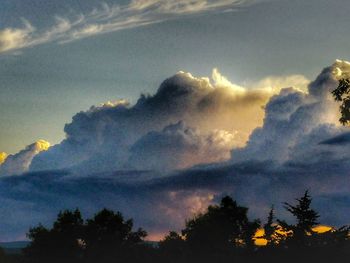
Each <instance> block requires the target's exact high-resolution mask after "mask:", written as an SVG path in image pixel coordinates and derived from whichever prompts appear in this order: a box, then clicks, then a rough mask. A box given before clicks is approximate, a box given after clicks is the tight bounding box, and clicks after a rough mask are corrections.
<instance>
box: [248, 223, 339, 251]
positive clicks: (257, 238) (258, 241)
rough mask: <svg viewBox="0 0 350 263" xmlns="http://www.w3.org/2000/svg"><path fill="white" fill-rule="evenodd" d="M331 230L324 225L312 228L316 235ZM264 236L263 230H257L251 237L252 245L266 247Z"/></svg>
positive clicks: (282, 232)
mask: <svg viewBox="0 0 350 263" xmlns="http://www.w3.org/2000/svg"><path fill="white" fill-rule="evenodd" d="M332 229H333V227H330V226H326V225H318V226H315V227H313V228H312V230H313V231H314V232H316V233H317V234H322V233H326V232H328V231H331V230H332ZM276 232H278V233H279V234H282V235H286V234H287V233H286V232H284V231H282V230H280V229H277V230H276ZM264 235H265V230H264V229H263V228H259V229H258V230H257V231H256V232H255V235H254V237H253V239H254V244H255V245H257V246H266V245H267V240H266V239H265V238H263V236H264Z"/></svg>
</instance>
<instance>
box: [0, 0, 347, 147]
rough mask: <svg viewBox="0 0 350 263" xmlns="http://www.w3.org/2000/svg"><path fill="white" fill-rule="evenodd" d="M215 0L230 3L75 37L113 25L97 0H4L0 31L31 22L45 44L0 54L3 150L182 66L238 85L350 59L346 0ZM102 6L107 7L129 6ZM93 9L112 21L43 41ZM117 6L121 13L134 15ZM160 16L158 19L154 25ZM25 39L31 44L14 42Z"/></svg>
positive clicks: (54, 134)
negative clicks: (216, 71)
mask: <svg viewBox="0 0 350 263" xmlns="http://www.w3.org/2000/svg"><path fill="white" fill-rule="evenodd" d="M139 2H141V3H142V2H152V1H139ZM160 2H162V1H160ZM165 2H166V1H165ZM175 2H177V1H175ZM185 2H186V1H185ZM194 2H204V1H199V0H198V1H194ZM210 2H211V1H210ZM212 2H216V1H212ZM219 2H220V3H222V4H226V6H225V5H224V7H223V8H212V10H210V11H203V10H201V9H200V8H198V9H199V11H193V13H192V14H186V15H182V14H175V15H171V16H167V15H161V16H159V18H158V17H157V15H152V12H153V13H156V12H157V11H154V9H151V12H149V11H148V13H151V15H147V14H146V15H145V16H146V18H147V19H149V20H150V21H149V23H151V22H154V24H150V25H146V26H139V24H138V23H135V25H134V26H132V28H130V29H125V30H120V31H115V32H109V31H113V30H107V29H103V30H102V29H101V30H102V31H106V32H105V33H103V34H101V33H99V34H97V33H96V34H94V33H91V36H89V37H84V38H80V39H79V38H78V37H76V38H77V39H76V40H75V41H69V37H70V38H73V37H72V36H69V35H70V34H72V32H70V31H74V30H79V29H80V30H82V29H83V28H84V26H85V27H86V26H87V25H92V24H98V23H100V24H106V23H108V22H109V21H108V15H106V14H104V13H106V12H107V11H104V8H106V7H104V5H103V4H102V3H101V2H100V1H93V0H91V1H77V0H75V1H59V3H58V2H57V1H40V0H34V1H30V3H29V2H28V1H23V0H11V1H9V0H2V1H1V10H0V25H1V28H0V29H2V31H3V32H4V31H5V30H6V29H9V30H16V29H17V30H18V29H22V31H23V30H24V31H26V26H28V24H30V25H31V27H35V29H36V31H35V32H34V33H32V34H33V37H34V38H35V39H36V40H37V42H39V43H37V44H35V43H34V44H32V46H31V45H29V44H28V45H29V47H28V48H19V49H15V50H12V51H11V49H10V50H8V51H7V52H4V51H3V52H2V53H1V56H0V60H1V63H0V65H1V66H0V76H1V80H2V81H1V83H0V91H1V97H0V100H1V105H2V106H3V107H2V110H1V114H0V116H1V117H0V118H1V120H0V121H1V130H0V135H1V141H0V150H1V151H4V152H7V153H15V152H17V151H18V150H20V149H22V148H23V147H24V146H25V145H28V144H30V143H32V142H33V141H36V140H38V139H45V140H48V141H50V142H51V143H52V144H56V143H58V142H60V141H61V140H62V139H63V138H64V132H63V128H62V127H63V126H64V124H65V123H68V122H70V120H71V117H72V116H73V115H74V114H75V113H76V112H78V111H81V110H86V109H88V108H89V107H90V106H91V105H96V104H99V103H103V102H105V101H108V100H116V99H120V98H125V99H128V100H130V101H132V102H135V101H136V100H137V98H138V96H139V94H140V93H153V92H155V90H156V89H157V87H158V86H159V85H160V83H161V81H162V80H164V79H165V78H167V77H169V76H172V75H173V74H175V73H176V72H178V71H179V70H184V71H187V72H191V73H192V74H194V75H197V76H208V75H210V74H211V70H212V69H213V68H215V67H217V68H219V70H220V71H221V72H223V73H224V75H225V76H227V77H228V78H229V79H230V80H232V81H234V82H236V83H245V82H251V81H257V80H260V79H262V78H264V77H266V76H270V75H278V76H281V75H282V76H283V75H290V74H303V75H305V76H306V77H307V78H309V79H311V78H314V77H315V76H316V74H317V73H318V70H319V68H320V67H322V66H324V65H329V64H330V63H332V62H333V61H334V60H335V59H336V58H341V59H347V58H349V55H348V53H347V48H348V43H349V38H350V37H349V34H348V30H347V25H348V24H349V17H348V13H349V11H350V10H349V9H350V5H349V3H348V2H347V1H346V0H336V1H332V2H330V1H324V0H309V1H307V2H306V1H299V0H296V1H284V0H276V1H273V0H270V1H243V2H245V3H241V4H238V3H235V2H238V1H228V0H227V1H226V0H221V1H219ZM230 2H233V4H230ZM105 3H106V4H108V6H109V9H112V8H113V7H115V6H119V5H127V2H125V1H124V2H116V1H109V2H108V1H107V2H105ZM94 9H95V10H99V12H100V13H101V14H104V15H105V17H107V18H104V19H105V20H104V21H97V20H98V19H94V18H85V20H88V21H87V22H84V23H82V25H79V26H78V28H77V29H74V30H73V29H71V30H70V31H69V30H68V29H67V31H68V32H64V33H60V35H61V37H60V38H59V39H56V38H57V35H58V33H56V34H55V33H52V34H51V35H50V36H49V37H48V36H46V38H48V40H45V36H44V34H45V32H46V33H47V32H50V30H51V31H52V30H53V29H54V27H55V25H56V26H57V24H59V23H60V21H61V27H62V28H61V31H64V22H62V21H66V22H67V21H68V19H69V21H70V23H74V22H75V21H76V20H77V19H78V18H77V17H81V16H85V17H86V16H89V14H91V12H92V10H94ZM124 9H125V8H124ZM230 9H233V11H232V12H230V11H227V10H230ZM152 10H153V11H152ZM146 11H147V10H144V11H142V10H141V11H139V12H137V14H136V15H140V14H142V12H145V13H146ZM224 11H226V12H224ZM109 12H112V11H109ZM107 13H108V12H107ZM121 13H122V14H121V16H122V19H124V17H132V15H134V14H133V13H132V12H129V13H127V12H126V11H125V13H126V14H125V15H124V14H123V11H121ZM123 16H124V17H123ZM134 16H135V15H134ZM169 17H170V18H171V19H168V18H169ZM117 19H118V18H117ZM157 19H161V20H162V22H158V23H155V22H157V21H156V20H157ZM110 20H111V19H110ZM117 21H119V20H117ZM26 24H27V25H26ZM67 24H68V23H67ZM66 26H67V25H66ZM115 27H117V26H115ZM112 28H113V27H112ZM122 28H123V27H122V26H121V29H122ZM29 31H30V30H29ZM43 32H44V33H43ZM18 33H19V32H18ZM22 33H23V32H22ZM24 34H25V33H24ZM27 34H29V35H31V33H27ZM4 35H5V34H4V33H2V38H3V39H5V36H4ZM38 35H39V36H38ZM40 37H41V38H42V40H40ZM35 39H34V42H35ZM32 40H33V39H32ZM70 40H72V39H70ZM62 41H68V43H65V44H62V43H61V42H62ZM14 42H15V41H14ZM18 42H21V41H18ZM22 42H31V41H29V40H28V39H27V40H22ZM32 42H33V41H32ZM40 42H42V44H40ZM0 43H1V44H0V47H1V48H0V50H4V49H5V50H6V46H7V48H8V47H9V44H6V42H5V41H1V42H0ZM60 43H61V44H60ZM13 45H14V46H16V44H13ZM21 45H24V46H25V45H26V44H24V43H17V46H21ZM321 65H322V66H321Z"/></svg>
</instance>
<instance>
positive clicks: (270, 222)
mask: <svg viewBox="0 0 350 263" xmlns="http://www.w3.org/2000/svg"><path fill="white" fill-rule="evenodd" d="M277 229H278V225H276V223H275V210H274V208H273V206H272V207H271V209H270V212H269V215H268V217H267V222H266V224H265V225H264V236H263V238H265V239H266V240H267V244H266V245H267V246H272V245H277V244H278V242H279V239H280V238H279V237H280V236H279V234H278V233H277V232H276V231H277Z"/></svg>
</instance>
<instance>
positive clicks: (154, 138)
mask: <svg viewBox="0 0 350 263" xmlns="http://www.w3.org/2000/svg"><path fill="white" fill-rule="evenodd" d="M302 80H303V81H304V80H305V78H303V79H302ZM274 81H276V85H275V84H274ZM254 85H256V84H254ZM271 86H273V88H271ZM279 86H280V80H279V78H274V79H272V78H271V80H270V81H269V87H267V88H263V86H262V84H261V83H260V84H259V85H258V88H246V87H241V86H239V85H236V84H233V83H232V82H230V81H229V80H228V79H227V78H225V77H224V76H222V75H221V73H220V72H219V71H218V70H217V69H214V70H213V76H212V80H210V79H209V78H206V77H202V78H197V77H194V76H192V75H191V74H190V73H185V72H178V73H177V74H176V75H174V76H173V77H171V78H169V79H166V80H165V81H164V82H163V83H162V84H161V85H160V87H159V89H158V91H157V92H156V93H155V94H154V95H152V96H145V95H143V96H141V97H140V98H139V100H138V101H137V103H136V104H135V105H129V104H128V102H127V101H125V100H119V101H116V102H107V103H105V104H102V105H100V106H97V107H95V106H94V107H91V108H90V110H88V111H86V112H80V113H78V114H76V115H75V116H74V117H73V121H72V122H71V123H70V124H67V125H66V127H65V132H66V137H67V139H65V140H64V141H63V142H62V143H61V144H59V145H56V146H53V147H52V148H51V149H50V150H49V151H47V152H45V153H42V154H40V155H38V156H36V157H35V158H34V160H33V162H32V164H31V170H33V171H35V170H47V169H63V168H74V169H79V170H81V169H83V170H88V171H90V172H91V171H95V172H101V171H111V170H118V169H130V168H137V169H160V170H163V169H166V170H172V169H179V168H187V167H190V166H192V165H195V164H202V163H208V162H220V161H224V160H227V159H229V158H230V150H231V149H232V148H234V147H239V146H244V145H245V143H246V141H247V139H248V137H249V135H250V133H251V132H252V131H253V130H254V129H255V128H256V127H258V126H260V125H261V124H262V121H263V118H264V109H263V106H265V105H266V103H267V102H268V100H269V98H270V97H271V96H273V95H274V94H276V93H278V92H279V90H280V87H279ZM178 122H180V123H181V122H184V123H185V124H186V126H182V125H178V126H176V125H175V126H174V124H176V123H178ZM171 127H172V128H171ZM176 127H177V128H176ZM162 141H165V142H167V143H170V142H173V145H172V147H167V146H166V144H162V143H161V142H162ZM150 152H152V154H150ZM140 156H143V157H140ZM175 156H176V157H175ZM158 157H159V158H158ZM140 158H141V159H140ZM175 159H176V160H175ZM145 160H148V161H145Z"/></svg>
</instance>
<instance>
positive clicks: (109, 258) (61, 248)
mask: <svg viewBox="0 0 350 263" xmlns="http://www.w3.org/2000/svg"><path fill="white" fill-rule="evenodd" d="M311 203H312V198H311V197H310V195H309V193H308V192H307V191H306V192H305V194H304V195H303V196H302V197H301V198H298V199H296V203H295V204H290V203H284V206H285V209H286V210H287V211H288V212H289V213H291V215H293V217H294V218H295V222H294V224H290V223H287V222H286V221H283V220H279V219H277V218H276V216H275V212H274V209H273V208H271V210H270V212H269V214H268V216H267V220H266V223H265V224H261V223H260V221H259V220H249V218H248V216H247V213H248V208H246V207H243V206H240V205H239V204H237V202H235V201H234V200H233V199H232V198H231V197H229V196H226V197H224V198H222V200H221V202H220V204H217V205H211V206H209V207H208V209H207V210H206V211H205V212H203V213H201V214H197V215H195V216H194V217H193V218H192V219H190V220H188V221H186V224H185V228H184V229H183V230H182V231H181V232H179V233H178V232H175V231H171V232H169V234H168V235H166V236H165V237H164V239H163V240H161V241H160V242H159V243H157V244H151V243H149V242H146V241H145V238H146V236H147V233H146V232H145V231H144V230H143V229H137V230H134V228H133V221H132V220H131V219H124V217H123V215H122V214H121V213H120V212H116V213H115V212H113V211H111V210H107V209H103V210H102V211H100V212H98V213H97V214H96V215H95V216H94V217H93V218H91V219H88V220H83V218H82V216H81V213H80V211H79V210H78V209H77V210H75V211H69V210H66V211H62V212H60V213H59V214H58V216H57V219H56V221H55V222H54V224H53V226H52V227H51V228H46V227H44V226H42V225H38V226H37V227H34V228H32V229H30V230H29V232H28V237H29V239H30V240H31V242H30V244H29V246H28V247H26V248H25V249H24V250H23V253H22V255H21V256H20V257H16V258H15V260H14V259H13V258H9V257H6V255H4V254H3V253H0V262H24V263H47V262H50V263H56V262H57V263H58V262H62V263H63V262H67V263H70V262H72V263H73V262H77V263H79V262H84V263H85V262H86V263H90V262H91V263H112V262H130V263H138V262H152V263H153V262H155V263H157V262H169V263H172V262H173V263H182V262H183V263H185V262H256V261H263V262H265V261H266V262H329V261H330V260H333V261H334V262H344V260H346V259H348V258H349V256H350V250H349V249H350V242H349V230H350V229H349V227H341V228H338V229H331V230H329V231H327V232H325V233H318V232H316V231H315V230H314V227H315V226H316V225H318V224H319V214H318V213H317V212H316V211H315V210H313V209H312V208H311ZM261 228H263V229H264V233H263V234H262V235H261V236H258V235H257V234H256V233H257V230H258V229H261ZM258 239H263V240H265V242H266V245H265V246H257V245H256V244H255V243H254V242H255V241H256V240H258ZM0 252H1V251H0Z"/></svg>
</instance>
